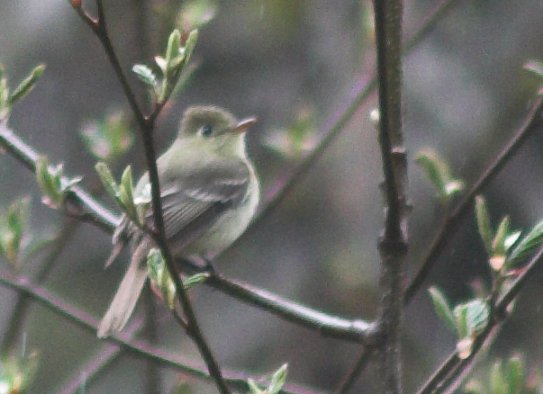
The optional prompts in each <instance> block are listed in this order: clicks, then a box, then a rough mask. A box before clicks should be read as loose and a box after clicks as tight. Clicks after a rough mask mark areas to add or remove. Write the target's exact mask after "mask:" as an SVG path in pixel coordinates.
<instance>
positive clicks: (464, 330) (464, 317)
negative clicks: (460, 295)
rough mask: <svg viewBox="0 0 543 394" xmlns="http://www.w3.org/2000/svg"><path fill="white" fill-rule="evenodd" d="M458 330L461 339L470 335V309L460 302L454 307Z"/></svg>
mask: <svg viewBox="0 0 543 394" xmlns="http://www.w3.org/2000/svg"><path fill="white" fill-rule="evenodd" d="M453 315H454V320H455V326H456V332H457V336H458V338H459V339H462V338H466V337H470V330H469V324H468V309H467V308H466V305H464V304H460V305H457V306H455V307H454V310H453Z"/></svg>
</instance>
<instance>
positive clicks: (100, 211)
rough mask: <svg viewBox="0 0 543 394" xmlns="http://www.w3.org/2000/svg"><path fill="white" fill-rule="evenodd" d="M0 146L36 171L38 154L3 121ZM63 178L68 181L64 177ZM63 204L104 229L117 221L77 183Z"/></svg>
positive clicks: (81, 217)
mask: <svg viewBox="0 0 543 394" xmlns="http://www.w3.org/2000/svg"><path fill="white" fill-rule="evenodd" d="M0 147H2V148H3V149H4V150H6V151H7V152H9V154H10V155H12V156H13V157H15V158H16V159H17V160H18V161H19V162H20V163H21V164H23V166H24V167H26V168H27V169H29V170H30V171H32V172H36V161H37V160H38V158H39V156H40V155H39V154H38V153H37V152H36V151H35V150H34V149H32V148H31V147H30V146H29V145H27V144H26V143H24V142H23V141H22V140H21V139H20V138H19V137H17V136H16V135H15V133H14V132H13V131H12V130H11V129H9V128H8V127H7V125H6V124H5V123H4V122H0ZM63 180H64V181H66V182H68V179H66V178H64V179H63ZM65 204H66V205H67V206H69V208H66V210H69V211H70V212H72V213H77V214H76V215H74V216H75V217H77V219H79V220H81V221H84V222H88V223H91V224H93V225H95V226H96V227H98V228H100V229H102V230H104V231H109V232H111V231H112V229H113V228H115V226H116V225H117V223H118V222H119V218H118V217H117V216H115V215H114V214H112V213H111V212H110V211H109V210H107V209H106V208H104V207H103V206H102V205H101V204H100V203H99V202H98V201H96V200H95V199H94V198H93V197H91V196H90V195H89V194H88V193H87V192H85V191H84V190H83V189H81V188H80V187H79V186H77V185H75V186H72V187H71V188H70V190H69V191H68V193H67V194H66V199H65Z"/></svg>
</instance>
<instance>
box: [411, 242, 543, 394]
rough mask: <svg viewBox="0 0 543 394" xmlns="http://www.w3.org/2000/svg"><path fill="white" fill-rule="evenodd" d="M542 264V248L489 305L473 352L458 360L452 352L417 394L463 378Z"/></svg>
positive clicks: (437, 389) (433, 390)
mask: <svg viewBox="0 0 543 394" xmlns="http://www.w3.org/2000/svg"><path fill="white" fill-rule="evenodd" d="M542 262H543V247H541V248H540V249H539V250H538V252H537V253H536V254H535V255H534V256H533V257H532V258H531V259H530V261H529V262H528V264H527V265H526V267H525V268H524V270H523V272H522V274H520V275H519V277H518V278H517V279H516V280H515V281H514V282H513V284H512V285H511V287H509V288H508V290H507V291H506V292H505V293H504V294H503V295H502V296H501V297H500V298H499V299H498V301H497V302H496V304H495V305H491V307H492V309H493V311H494V313H493V314H492V316H493V317H494V319H493V320H491V321H490V322H489V323H488V325H487V327H486V328H485V330H484V331H483V332H482V333H481V334H480V335H479V336H478V337H477V338H476V340H475V342H474V344H473V350H472V353H471V355H470V357H468V358H467V359H463V360H462V359H460V358H459V357H458V355H457V352H456V351H454V352H452V353H451V354H450V355H449V356H448V357H447V359H446V360H445V362H444V363H443V364H442V365H441V366H440V367H439V368H438V369H437V370H436V371H435V372H434V373H433V374H432V376H431V377H430V378H429V379H428V381H427V382H426V383H424V385H423V386H422V387H421V389H419V391H418V392H417V393H418V394H430V393H441V392H443V391H444V390H446V389H448V388H449V387H450V385H453V384H454V385H457V384H459V383H460V382H458V381H457V379H458V378H459V377H462V376H465V371H466V369H468V368H470V367H472V366H473V363H472V360H473V358H474V357H475V356H476V355H477V353H478V352H479V350H480V349H481V348H482V346H483V345H484V344H485V343H486V342H487V341H488V340H489V338H490V337H491V336H492V334H493V333H494V332H495V331H496V328H497V327H498V326H500V325H501V324H502V323H503V322H504V320H506V319H507V317H508V315H509V313H508V308H509V306H510V305H511V303H512V302H513V301H514V300H515V298H516V297H517V295H518V293H519V292H520V290H521V289H522V288H523V287H524V286H525V285H526V282H527V281H528V280H529V279H530V278H531V277H532V276H534V275H535V274H536V268H540V264H541V263H542Z"/></svg>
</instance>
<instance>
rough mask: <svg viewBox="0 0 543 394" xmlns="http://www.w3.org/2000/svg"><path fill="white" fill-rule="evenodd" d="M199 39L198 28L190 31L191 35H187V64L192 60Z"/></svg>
mask: <svg viewBox="0 0 543 394" xmlns="http://www.w3.org/2000/svg"><path fill="white" fill-rule="evenodd" d="M197 41H198V30H196V29H195V30H192V31H191V32H190V33H189V36H188V37H187V41H186V42H185V64H187V63H188V61H189V60H190V57H191V56H192V52H194V48H195V47H196V42H197Z"/></svg>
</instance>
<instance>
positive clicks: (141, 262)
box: [97, 241, 149, 338]
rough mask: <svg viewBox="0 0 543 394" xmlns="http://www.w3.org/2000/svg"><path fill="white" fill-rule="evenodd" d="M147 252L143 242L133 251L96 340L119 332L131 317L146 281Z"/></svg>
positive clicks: (147, 247)
mask: <svg viewBox="0 0 543 394" xmlns="http://www.w3.org/2000/svg"><path fill="white" fill-rule="evenodd" d="M148 250H149V245H148V244H147V242H145V241H143V242H142V243H141V244H140V245H139V246H138V247H137V248H136V250H135V251H134V253H133V255H132V259H131V260H130V265H129V266H128V270H127V271H126V274H124V277H123V280H122V281H121V284H120V285H119V288H118V289H117V292H116V293H115V297H113V301H111V304H110V305H109V308H108V310H107V312H106V314H105V315H104V317H103V318H102V321H101V322H100V325H99V327H98V334H97V335H98V338H104V337H107V336H109V335H111V334H116V333H118V332H119V331H121V330H122V329H123V328H124V326H125V325H126V323H127V322H128V319H129V318H130V316H131V315H132V312H133V311H134V308H135V307H136V303H137V301H138V298H139V296H140V294H141V291H142V290H143V286H144V285H145V280H146V279H147V264H146V263H145V258H146V256H147V252H148Z"/></svg>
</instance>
